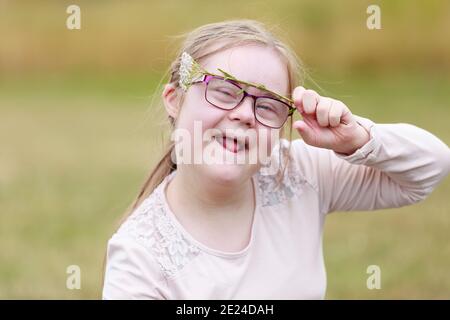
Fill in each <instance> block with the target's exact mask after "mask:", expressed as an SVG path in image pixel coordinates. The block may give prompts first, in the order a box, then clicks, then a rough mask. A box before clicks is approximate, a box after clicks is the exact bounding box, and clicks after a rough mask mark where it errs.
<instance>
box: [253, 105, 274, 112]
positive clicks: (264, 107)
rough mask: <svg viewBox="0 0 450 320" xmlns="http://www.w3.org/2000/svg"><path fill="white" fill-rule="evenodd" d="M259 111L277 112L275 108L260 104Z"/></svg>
mask: <svg viewBox="0 0 450 320" xmlns="http://www.w3.org/2000/svg"><path fill="white" fill-rule="evenodd" d="M256 107H257V108H258V109H262V110H265V111H275V110H274V107H273V106H270V105H267V104H266V105H264V104H259V105H257V106H256Z"/></svg>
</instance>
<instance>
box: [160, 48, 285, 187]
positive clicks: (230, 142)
mask: <svg viewBox="0 0 450 320" xmlns="http://www.w3.org/2000/svg"><path fill="white" fill-rule="evenodd" d="M200 63H201V64H202V66H203V67H204V68H205V69H206V70H208V71H210V72H213V73H215V74H221V73H220V71H218V70H217V69H218V68H220V69H222V70H224V71H226V72H228V73H230V74H231V75H233V76H234V77H236V78H237V79H239V80H243V81H247V82H251V83H258V84H263V85H265V87H266V88H268V89H271V90H272V91H275V92H277V93H280V94H283V95H287V93H288V90H289V89H288V81H289V80H288V75H287V68H286V64H284V63H283V62H282V60H281V59H280V57H279V56H278V55H277V53H276V52H275V51H274V49H270V48H267V47H264V46H260V45H245V46H241V47H236V48H230V49H226V50H223V51H221V52H218V53H215V54H213V55H211V56H209V57H207V58H206V59H205V60H204V61H201V62H200ZM239 86H241V87H242V88H243V89H245V90H246V91H247V92H248V93H250V94H253V95H265V92H264V91H262V90H260V89H258V88H256V87H249V86H245V85H244V84H239ZM205 89H206V84H205V83H197V84H194V85H192V86H191V87H190V88H189V90H188V91H187V92H186V95H185V98H184V101H183V104H182V106H181V107H180V109H179V110H174V108H173V106H172V107H170V102H169V98H168V96H169V94H168V92H170V90H168V87H166V90H165V93H164V94H163V96H164V102H165V104H166V109H167V111H168V113H169V115H171V116H173V117H174V118H175V119H176V128H175V131H176V130H182V131H183V132H184V133H187V132H188V133H189V135H190V141H191V143H190V147H191V159H192V162H191V164H180V163H179V159H178V167H179V168H180V166H189V169H192V170H195V173H196V174H199V175H200V176H202V177H208V178H209V180H214V181H217V182H218V183H221V184H236V183H240V182H243V181H245V180H247V179H248V178H250V177H251V176H252V175H253V174H254V173H255V172H256V171H258V170H259V168H260V166H261V161H262V160H263V159H264V161H265V160H266V159H267V157H268V156H269V155H270V153H271V151H272V147H273V146H274V144H275V143H276V141H275V140H277V139H278V137H279V133H280V129H273V128H269V127H267V126H264V125H263V124H261V123H259V122H258V121H257V120H256V119H255V115H254V111H253V103H254V99H253V98H252V97H248V96H247V97H246V98H245V99H244V100H243V101H242V102H241V103H240V104H239V105H238V106H237V107H236V108H234V109H232V110H223V109H219V108H216V107H215V106H213V105H211V104H210V103H209V102H208V101H206V100H205ZM200 128H201V129H200ZM198 135H201V136H200V137H199V136H198ZM234 138H236V139H234ZM236 141H237V143H236ZM183 153H184V154H186V153H185V151H183ZM195 153H197V155H195ZM199 153H201V155H199ZM251 154H252V155H255V156H256V161H255V158H253V160H252V159H251V156H250V155H251ZM194 157H197V160H198V159H200V163H198V162H196V163H194ZM206 158H207V159H208V160H206ZM238 158H239V159H238ZM242 159H245V163H243V161H242ZM211 160H212V161H211Z"/></svg>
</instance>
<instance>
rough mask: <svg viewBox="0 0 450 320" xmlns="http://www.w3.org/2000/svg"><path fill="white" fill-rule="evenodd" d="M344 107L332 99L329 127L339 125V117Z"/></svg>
mask: <svg viewBox="0 0 450 320" xmlns="http://www.w3.org/2000/svg"><path fill="white" fill-rule="evenodd" d="M344 107H345V105H344V104H343V103H342V102H341V101H338V100H334V99H332V101H331V107H330V112H329V116H328V121H329V123H330V126H332V127H337V126H338V125H339V124H340V123H341V116H342V112H343V110H344Z"/></svg>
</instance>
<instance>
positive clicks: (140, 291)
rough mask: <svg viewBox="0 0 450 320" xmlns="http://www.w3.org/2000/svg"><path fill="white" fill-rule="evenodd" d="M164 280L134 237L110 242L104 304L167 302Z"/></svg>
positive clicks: (120, 237)
mask: <svg viewBox="0 0 450 320" xmlns="http://www.w3.org/2000/svg"><path fill="white" fill-rule="evenodd" d="M163 284H164V278H163V276H162V273H161V271H160V268H159V265H158V264H157V263H156V261H155V260H154V258H153V257H152V255H151V254H150V252H149V251H148V250H147V249H146V248H145V247H144V246H142V245H141V244H140V243H138V242H136V241H135V240H134V239H133V238H132V237H131V236H127V235H119V234H117V233H116V234H115V235H113V237H112V238H111V239H110V240H109V241H108V248H107V259H106V268H105V279H104V283H103V299H104V300H117V299H120V300H131V299H151V300H155V299H158V300H160V299H165V297H164V294H163V291H164V286H163Z"/></svg>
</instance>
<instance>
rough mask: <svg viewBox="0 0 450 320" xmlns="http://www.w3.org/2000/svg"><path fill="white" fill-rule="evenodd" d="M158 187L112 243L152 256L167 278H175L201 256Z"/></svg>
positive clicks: (129, 218) (127, 221)
mask: <svg viewBox="0 0 450 320" xmlns="http://www.w3.org/2000/svg"><path fill="white" fill-rule="evenodd" d="M161 187H162V185H160V186H158V187H157V188H156V189H155V190H154V191H153V193H152V194H151V195H150V196H149V197H147V198H146V199H145V200H144V201H143V202H142V203H141V204H140V205H139V206H138V207H137V208H136V209H135V211H133V213H132V214H131V215H130V216H129V217H128V218H127V220H125V222H124V223H123V224H122V225H121V226H120V228H119V230H118V231H117V232H116V234H114V235H113V237H112V238H111V239H110V241H109V245H111V244H113V245H115V246H118V247H119V248H122V249H124V250H127V249H128V248H131V247H133V248H135V249H138V250H140V251H142V252H143V255H147V256H149V259H151V260H152V261H154V263H156V265H157V267H158V269H159V271H160V272H161V273H162V275H163V276H164V277H166V278H168V277H171V276H173V275H175V274H176V273H177V272H178V271H179V270H181V269H182V268H183V267H184V266H185V265H186V264H187V263H188V262H189V261H190V260H191V259H193V258H194V257H195V256H196V255H198V253H199V249H198V248H197V247H196V246H195V245H193V244H192V243H191V242H190V241H189V240H188V239H186V238H185V237H184V236H183V234H182V232H181V231H180V230H179V229H178V228H177V226H176V225H175V224H174V223H173V221H172V219H171V218H170V217H169V216H168V214H167V212H166V206H165V203H164V199H163V197H162V192H161V191H162V190H161Z"/></svg>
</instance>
